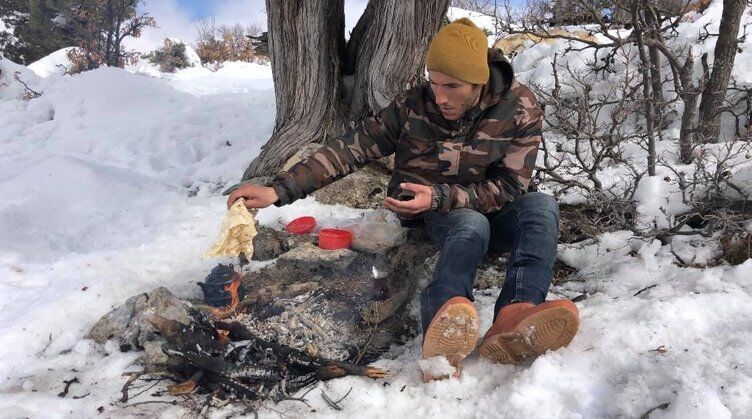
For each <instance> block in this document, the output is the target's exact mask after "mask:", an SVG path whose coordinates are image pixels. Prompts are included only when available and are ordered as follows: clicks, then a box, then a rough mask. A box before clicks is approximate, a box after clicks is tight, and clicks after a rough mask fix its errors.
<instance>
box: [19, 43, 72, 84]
mask: <svg viewBox="0 0 752 419" xmlns="http://www.w3.org/2000/svg"><path fill="white" fill-rule="evenodd" d="M74 49H76V48H75V47H68V48H63V49H60V50H57V51H55V52H53V53H52V54H50V55H48V56H46V57H44V58H42V59H40V60H38V61H35V62H33V63H31V64H29V66H28V67H29V70H31V71H33V72H34V73H36V75H37V76H39V77H49V76H51V75H53V74H58V75H62V74H65V72H66V71H67V70H68V69H69V68H70V64H71V63H70V60H69V59H68V51H71V50H74Z"/></svg>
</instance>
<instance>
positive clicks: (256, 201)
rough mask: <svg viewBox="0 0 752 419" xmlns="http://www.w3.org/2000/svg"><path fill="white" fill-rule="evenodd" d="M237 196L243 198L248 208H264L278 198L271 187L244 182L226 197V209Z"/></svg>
mask: <svg viewBox="0 0 752 419" xmlns="http://www.w3.org/2000/svg"><path fill="white" fill-rule="evenodd" d="M238 198H245V206H246V207H248V208H266V207H268V206H269V205H271V204H273V203H275V202H277V201H278V200H279V196H277V191H275V190H274V188H272V187H269V186H261V185H253V184H244V185H241V186H240V187H238V188H237V189H235V190H234V191H232V193H230V196H229V197H227V209H230V207H231V206H232V204H234V203H235V201H237V200H238Z"/></svg>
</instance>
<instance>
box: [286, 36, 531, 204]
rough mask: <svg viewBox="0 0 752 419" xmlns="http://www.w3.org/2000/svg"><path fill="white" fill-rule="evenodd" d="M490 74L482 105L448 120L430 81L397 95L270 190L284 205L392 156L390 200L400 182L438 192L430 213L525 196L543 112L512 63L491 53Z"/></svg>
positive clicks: (309, 158)
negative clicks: (392, 169) (393, 158)
mask: <svg viewBox="0 0 752 419" xmlns="http://www.w3.org/2000/svg"><path fill="white" fill-rule="evenodd" d="M488 59H489V66H490V70H491V72H490V73H491V75H490V79H489V83H488V84H487V85H486V87H485V89H484V91H483V93H482V96H481V100H480V102H479V104H478V105H477V106H476V107H474V108H472V109H470V110H469V111H467V112H466V113H465V115H463V117H462V118H460V119H459V120H457V121H447V120H446V119H444V117H443V116H442V114H441V111H440V110H439V108H438V106H437V105H436V103H435V102H434V95H433V92H432V90H431V87H430V85H429V83H428V82H426V83H423V84H420V85H418V86H416V87H415V88H413V89H412V90H409V91H407V92H405V93H403V94H401V95H399V96H398V97H397V98H396V99H395V100H394V101H393V102H392V103H391V104H389V106H387V107H386V108H384V109H383V110H382V111H381V112H379V113H378V114H377V115H373V116H370V117H368V118H366V119H365V120H364V121H363V123H362V124H361V125H360V126H359V127H358V128H356V129H354V130H351V131H350V132H348V133H346V134H345V135H343V136H342V138H341V139H339V140H338V141H336V142H334V143H332V144H330V145H329V146H327V147H323V148H321V149H319V150H318V151H317V152H315V153H314V154H312V155H311V156H309V157H308V158H306V159H304V160H303V161H301V162H299V163H298V164H296V165H294V166H293V167H291V168H290V169H289V170H287V171H286V172H281V173H280V174H279V175H277V177H276V178H275V181H274V182H273V183H272V184H271V186H272V187H274V189H275V190H276V192H277V195H278V196H279V202H277V205H285V204H289V203H291V202H293V201H295V200H296V199H298V198H302V197H305V196H306V195H307V194H309V193H312V192H313V191H315V190H317V189H319V188H321V187H324V186H326V185H328V184H329V183H331V182H334V181H335V180H337V179H340V178H342V177H344V176H346V175H347V174H349V173H351V172H353V171H355V170H357V169H358V168H361V167H363V166H364V165H366V164H368V163H370V162H372V161H374V160H376V159H378V158H380V157H383V156H387V155H389V154H392V153H395V165H394V166H395V167H394V172H393V175H392V179H391V181H390V182H389V188H388V191H387V193H388V194H389V196H392V197H397V195H398V194H399V193H400V190H399V184H400V183H402V182H413V183H420V184H423V185H430V186H431V187H432V188H433V193H434V199H433V206H432V208H431V209H432V210H436V211H440V212H448V211H449V210H451V209H453V208H471V209H474V210H476V211H479V212H481V213H489V212H493V211H497V210H499V209H501V208H503V207H504V205H506V204H507V203H509V202H512V201H513V200H514V199H515V198H517V197H518V196H520V195H521V194H523V193H525V191H526V190H527V187H528V184H529V183H530V179H531V177H532V172H533V169H534V167H535V160H536V155H537V152H538V145H539V143H540V141H541V120H542V112H541V109H540V107H539V106H538V104H537V101H536V99H535V97H534V96H533V93H532V92H531V91H530V90H529V89H528V88H527V87H526V86H524V85H522V84H521V83H519V82H518V81H517V80H516V79H515V78H514V73H513V71H512V66H511V64H510V63H509V62H508V61H507V60H506V59H505V58H504V56H503V55H502V54H501V52H500V51H498V50H492V49H489V53H488Z"/></svg>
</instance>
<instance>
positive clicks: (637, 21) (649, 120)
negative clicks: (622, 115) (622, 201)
mask: <svg viewBox="0 0 752 419" xmlns="http://www.w3.org/2000/svg"><path fill="white" fill-rule="evenodd" d="M642 12H643V13H644V12H646V11H645V10H642ZM632 23H633V24H634V33H635V38H636V40H637V49H638V51H639V53H640V62H641V64H642V65H641V66H640V72H641V73H642V93H643V100H644V101H645V131H646V132H645V135H646V140H647V151H648V176H655V163H656V155H655V137H654V128H653V120H654V115H655V114H654V112H655V109H654V107H653V100H652V98H651V95H652V93H651V87H652V85H651V79H650V58H649V57H648V54H646V53H645V43H644V41H643V37H642V34H643V31H644V30H645V27H644V25H643V20H642V19H641V16H640V4H639V1H638V0H634V1H633V2H632Z"/></svg>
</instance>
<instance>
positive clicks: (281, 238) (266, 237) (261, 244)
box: [251, 226, 290, 260]
mask: <svg viewBox="0 0 752 419" xmlns="http://www.w3.org/2000/svg"><path fill="white" fill-rule="evenodd" d="M288 236H289V234H288V233H286V232H284V231H278V230H275V229H273V228H269V227H264V226H259V227H258V234H257V235H256V237H254V238H253V257H252V258H251V259H253V260H269V259H274V258H278V257H279V256H280V255H281V254H283V253H285V252H287V251H288V250H290V246H289V244H288Z"/></svg>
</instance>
